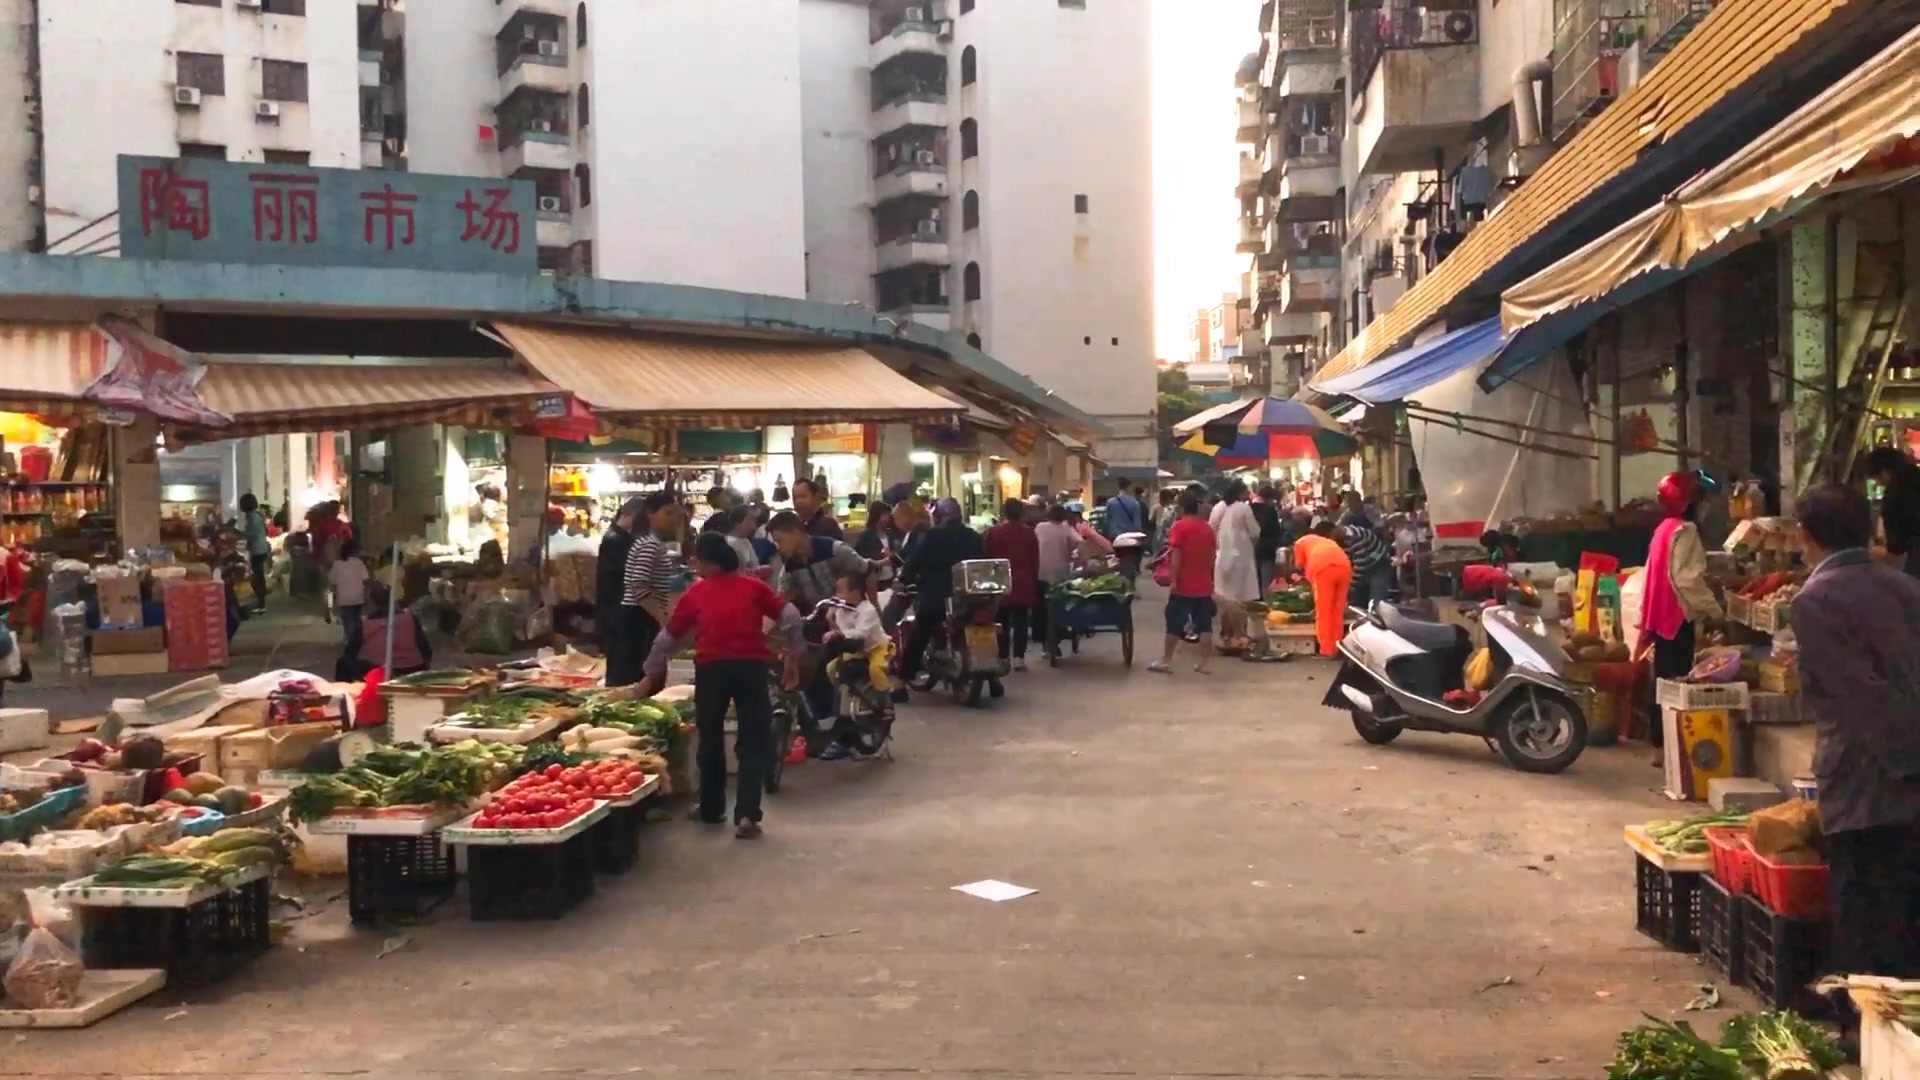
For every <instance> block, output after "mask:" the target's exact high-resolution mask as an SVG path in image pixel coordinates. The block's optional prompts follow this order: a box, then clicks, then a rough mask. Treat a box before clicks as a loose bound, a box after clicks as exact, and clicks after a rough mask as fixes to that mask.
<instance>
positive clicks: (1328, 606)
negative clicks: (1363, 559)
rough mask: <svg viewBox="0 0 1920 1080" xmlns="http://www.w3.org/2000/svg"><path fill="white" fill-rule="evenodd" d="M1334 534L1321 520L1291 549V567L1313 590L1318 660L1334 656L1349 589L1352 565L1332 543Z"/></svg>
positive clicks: (1330, 524) (1334, 529)
mask: <svg viewBox="0 0 1920 1080" xmlns="http://www.w3.org/2000/svg"><path fill="white" fill-rule="evenodd" d="M1338 532H1339V526H1337V525H1335V524H1334V523H1333V520H1332V519H1331V518H1321V519H1320V520H1318V521H1316V522H1314V523H1313V525H1312V527H1311V528H1309V529H1308V530H1307V534H1306V535H1305V536H1302V537H1301V538H1300V539H1299V540H1297V541H1295V542H1294V545H1293V561H1294V565H1296V566H1298V567H1299V568H1300V572H1301V574H1303V575H1305V577H1306V579H1307V584H1309V585H1311V586H1313V627H1314V634H1315V637H1317V638H1318V639H1319V643H1320V655H1321V656H1334V655H1336V654H1337V653H1338V650H1339V646H1340V637H1341V635H1342V634H1343V633H1345V631H1346V615H1347V592H1348V591H1349V590H1350V589H1352V588H1353V562H1352V560H1350V559H1348V558H1347V551H1346V549H1345V548H1343V547H1341V546H1340V541H1338V540H1336V539H1334V537H1335V535H1337V534H1338Z"/></svg>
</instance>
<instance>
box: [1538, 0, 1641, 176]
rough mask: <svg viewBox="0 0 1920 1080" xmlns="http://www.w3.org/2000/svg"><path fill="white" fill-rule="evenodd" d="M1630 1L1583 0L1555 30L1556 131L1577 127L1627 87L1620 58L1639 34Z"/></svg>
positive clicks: (1563, 134) (1562, 133)
mask: <svg viewBox="0 0 1920 1080" xmlns="http://www.w3.org/2000/svg"><path fill="white" fill-rule="evenodd" d="M1625 9H1626V0H1579V2H1578V3H1575V4H1573V5H1572V7H1571V8H1570V9H1569V10H1568V11H1567V13H1566V15H1565V16H1564V17H1563V18H1562V19H1561V20H1560V25H1559V26H1557V27H1555V28H1554V33H1553V94H1554V97H1553V131H1552V132H1551V133H1550V134H1552V136H1553V137H1554V139H1555V140H1556V141H1558V140H1560V139H1563V138H1565V137H1567V136H1569V135H1571V134H1572V133H1573V132H1575V131H1577V130H1579V128H1580V127H1581V126H1582V125H1584V124H1585V123H1586V122H1587V121H1588V120H1591V119H1593V118H1594V117H1595V116H1598V115H1599V114H1600V110H1602V109H1604V108H1606V107H1607V106H1608V105H1611V104H1613V101H1614V99H1615V98H1617V97H1619V96H1620V95H1621V93H1623V92H1624V91H1625V89H1626V88H1625V87H1624V86H1622V85H1621V81H1620V58H1621V56H1622V55H1623V54H1624V53H1625V52H1626V51H1627V50H1628V49H1630V48H1632V47H1633V45H1634V43H1635V42H1636V41H1638V40H1639V37H1640V20H1639V17H1638V16H1637V15H1634V14H1631V13H1629V12H1628V11H1627V10H1625Z"/></svg>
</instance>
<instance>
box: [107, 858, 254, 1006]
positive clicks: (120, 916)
mask: <svg viewBox="0 0 1920 1080" xmlns="http://www.w3.org/2000/svg"><path fill="white" fill-rule="evenodd" d="M271 902H272V890H271V887H270V885H269V881H268V879H266V878H261V879H260V880H258V881H252V882H248V883H247V884H245V885H242V886H240V887H239V888H237V889H231V890H228V891H227V892H224V893H221V894H219V895H218V896H212V897H208V898H207V899H205V900H202V901H200V902H199V903H197V904H193V905H191V906H189V907H184V908H107V907H81V908H78V909H77V910H78V911H79V913H80V958H81V960H82V961H83V962H84V963H85V964H86V965H87V967H89V968H100V969H106V968H161V969H164V970H165V971H166V973H167V981H168V982H169V983H170V984H174V985H184V986H204V985H206V984H208V983H212V982H215V981H217V980H219V979H220V978H221V977H222V976H224V975H226V974H228V973H229V972H232V971H234V970H235V969H237V968H238V967H239V966H240V962H241V961H245V960H250V959H252V958H253V957H256V956H258V955H260V954H261V953H263V952H265V951H266V950H267V949H268V948H269V947H270V946H271V945H272V944H273V939H272V936H271V933H270V931H269V929H268V925H267V914H268V911H267V908H268V905H269V904H270V903H271Z"/></svg>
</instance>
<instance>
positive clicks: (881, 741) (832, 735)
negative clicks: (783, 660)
mask: <svg viewBox="0 0 1920 1080" xmlns="http://www.w3.org/2000/svg"><path fill="white" fill-rule="evenodd" d="M851 607H852V605H850V604H848V603H847V602H845V601H844V600H841V599H840V598H838V597H833V596H830V597H827V598H826V599H825V600H822V601H820V603H819V604H818V605H817V606H815V607H814V609H813V613H812V614H811V615H809V616H808V617H807V620H806V639H807V643H808V646H809V648H808V652H809V653H810V654H813V655H815V656H816V657H818V656H819V655H820V654H821V653H822V652H823V651H824V649H815V648H814V646H820V645H822V644H823V643H824V642H825V640H826V636H827V634H828V633H829V632H830V631H831V630H832V629H833V613H834V612H835V611H836V610H849V609H851ZM833 700H834V710H833V715H832V716H827V717H817V718H815V719H816V721H817V724H816V731H813V732H808V736H807V737H808V740H809V742H808V747H809V749H810V750H811V751H812V752H813V753H814V755H815V756H818V754H819V753H821V752H823V751H825V749H826V748H827V747H828V746H829V745H831V744H833V743H834V742H840V741H844V742H847V743H848V744H850V745H851V746H852V747H853V749H854V750H855V751H857V752H858V753H860V754H862V755H864V756H872V755H874V754H878V753H881V752H882V751H884V750H885V749H886V746H887V742H888V741H889V740H890V739H891V738H892V737H893V703H892V702H890V701H889V700H888V699H887V692H886V691H885V690H882V689H880V688H878V687H876V686H874V685H873V679H872V678H871V676H870V672H869V669H868V667H867V661H866V658H865V657H864V656H863V655H860V654H857V653H842V654H841V662H840V664H839V665H838V667H837V668H836V669H835V670H834V676H833ZM815 741H817V742H818V743H819V746H818V747H817V748H815V747H814V746H813V743H814V742H815Z"/></svg>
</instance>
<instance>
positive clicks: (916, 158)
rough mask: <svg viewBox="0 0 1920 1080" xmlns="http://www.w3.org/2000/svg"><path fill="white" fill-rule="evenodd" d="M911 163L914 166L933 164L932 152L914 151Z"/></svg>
mask: <svg viewBox="0 0 1920 1080" xmlns="http://www.w3.org/2000/svg"><path fill="white" fill-rule="evenodd" d="M913 163H914V164H915V165H931V164H933V151H931V150H915V151H914V152H913Z"/></svg>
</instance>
